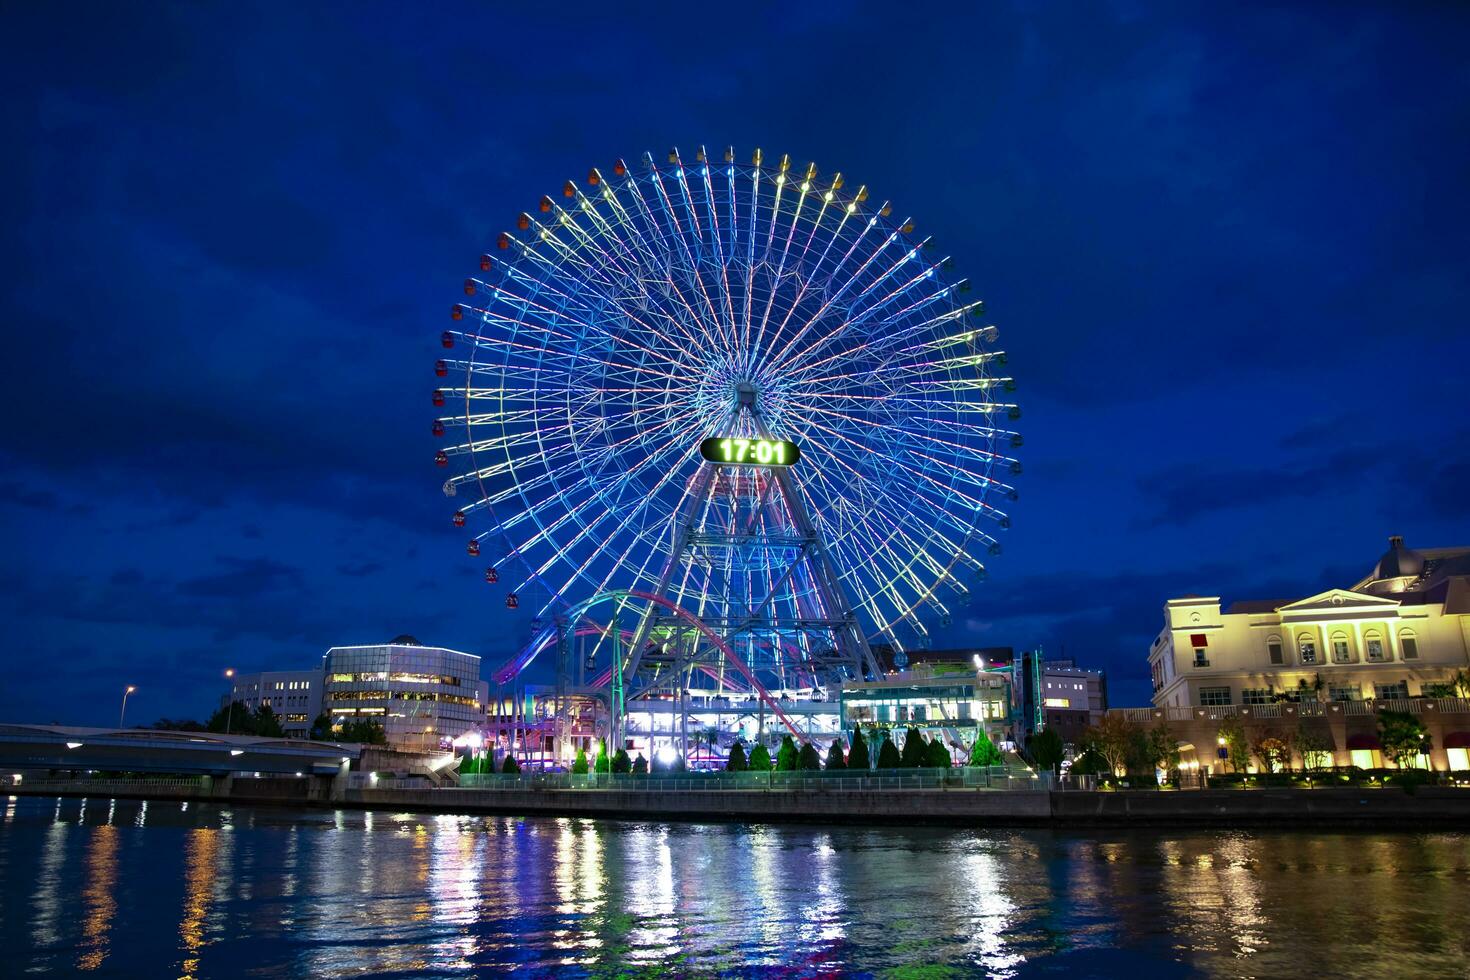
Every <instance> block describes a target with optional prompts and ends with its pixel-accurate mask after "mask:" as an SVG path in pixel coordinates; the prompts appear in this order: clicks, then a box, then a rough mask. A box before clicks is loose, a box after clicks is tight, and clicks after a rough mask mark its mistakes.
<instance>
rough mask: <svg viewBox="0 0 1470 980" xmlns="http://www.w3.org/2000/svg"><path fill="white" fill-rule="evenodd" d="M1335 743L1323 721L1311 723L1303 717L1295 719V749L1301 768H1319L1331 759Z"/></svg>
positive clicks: (1335, 746) (1335, 747)
mask: <svg viewBox="0 0 1470 980" xmlns="http://www.w3.org/2000/svg"><path fill="white" fill-rule="evenodd" d="M1336 749H1337V743H1335V742H1334V741H1333V740H1332V733H1331V732H1330V731H1328V729H1327V725H1326V724H1325V723H1320V724H1313V723H1311V721H1310V720H1309V719H1307V718H1305V717H1301V718H1297V720H1296V750H1297V752H1298V753H1299V754H1300V755H1301V757H1302V768H1303V769H1319V768H1321V767H1322V766H1324V765H1327V764H1328V763H1329V761H1330V760H1331V759H1332V753H1333V752H1334V751H1335V750H1336Z"/></svg>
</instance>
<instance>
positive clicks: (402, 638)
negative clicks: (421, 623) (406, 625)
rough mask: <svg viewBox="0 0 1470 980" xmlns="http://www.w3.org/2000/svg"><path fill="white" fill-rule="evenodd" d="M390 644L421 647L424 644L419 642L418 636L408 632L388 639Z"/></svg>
mask: <svg viewBox="0 0 1470 980" xmlns="http://www.w3.org/2000/svg"><path fill="white" fill-rule="evenodd" d="M388 644H389V646H395V647H421V646H423V644H422V643H420V642H419V640H418V637H416V636H410V635H409V634H407V633H400V634H399V635H398V636H395V637H393V639H391V640H389V641H388Z"/></svg>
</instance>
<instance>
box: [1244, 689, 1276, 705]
mask: <svg viewBox="0 0 1470 980" xmlns="http://www.w3.org/2000/svg"><path fill="white" fill-rule="evenodd" d="M1240 703H1241V704H1270V703H1271V689H1270V688H1269V687H1247V688H1245V689H1244V690H1242V691H1241V692H1240Z"/></svg>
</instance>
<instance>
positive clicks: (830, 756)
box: [827, 738, 847, 769]
mask: <svg viewBox="0 0 1470 980" xmlns="http://www.w3.org/2000/svg"><path fill="white" fill-rule="evenodd" d="M827 768H828V769H846V768H847V760H846V759H844V758H842V741H841V740H840V739H835V738H834V739H833V740H832V744H831V745H829V746H828V747H827Z"/></svg>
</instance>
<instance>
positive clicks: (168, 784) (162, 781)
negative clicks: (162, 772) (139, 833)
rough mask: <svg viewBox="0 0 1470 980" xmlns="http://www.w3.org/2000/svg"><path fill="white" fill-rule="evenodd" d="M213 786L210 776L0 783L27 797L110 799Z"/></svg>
mask: <svg viewBox="0 0 1470 980" xmlns="http://www.w3.org/2000/svg"><path fill="white" fill-rule="evenodd" d="M210 786H211V783H210V782H209V777H208V776H166V777H152V776H149V777H140V778H137V779H128V778H122V779H115V778H101V779H98V778H89V777H78V778H76V779H65V778H57V777H54V776H42V777H34V776H26V777H23V778H21V779H18V780H17V779H15V778H13V777H9V776H7V777H5V779H4V780H3V781H0V789H4V790H10V791H12V792H13V791H16V790H19V791H20V792H23V793H41V794H44V793H47V792H54V793H89V794H96V795H97V796H110V795H114V794H118V793H122V794H133V793H170V794H175V795H177V794H182V793H206V792H208V791H209V789H210Z"/></svg>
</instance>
